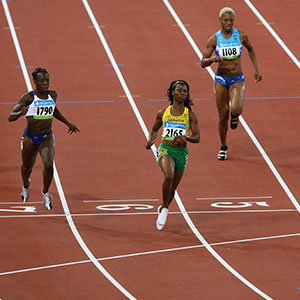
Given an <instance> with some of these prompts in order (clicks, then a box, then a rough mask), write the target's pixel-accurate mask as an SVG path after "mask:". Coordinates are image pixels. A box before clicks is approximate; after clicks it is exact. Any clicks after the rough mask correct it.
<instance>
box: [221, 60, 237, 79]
mask: <svg viewBox="0 0 300 300" xmlns="http://www.w3.org/2000/svg"><path fill="white" fill-rule="evenodd" d="M217 72H218V73H219V75H221V76H224V77H233V76H236V75H239V74H241V73H242V64H241V58H240V57H239V58H236V59H232V60H226V59H224V60H223V61H222V62H219V66H218V70H217Z"/></svg>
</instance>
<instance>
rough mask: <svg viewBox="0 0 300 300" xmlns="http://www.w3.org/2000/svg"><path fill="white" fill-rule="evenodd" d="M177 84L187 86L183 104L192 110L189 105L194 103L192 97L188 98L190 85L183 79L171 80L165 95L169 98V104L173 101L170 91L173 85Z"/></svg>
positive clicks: (172, 89) (173, 87)
mask: <svg viewBox="0 0 300 300" xmlns="http://www.w3.org/2000/svg"><path fill="white" fill-rule="evenodd" d="M177 84H184V85H185V86H186V87H187V97H186V99H185V101H184V106H185V107H187V108H188V109H190V110H192V108H191V106H192V105H194V104H193V101H192V99H191V98H190V87H189V85H188V83H187V82H186V81H184V80H174V81H172V82H171V84H170V87H169V88H168V91H167V95H168V98H169V101H170V102H171V105H172V104H173V101H174V96H173V94H172V92H173V91H174V89H175V87H176V85H177Z"/></svg>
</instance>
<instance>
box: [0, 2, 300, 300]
mask: <svg viewBox="0 0 300 300" xmlns="http://www.w3.org/2000/svg"><path fill="white" fill-rule="evenodd" d="M122 3H123V2H122ZM253 4H254V5H255V6H256V8H257V9H258V10H259V11H260V13H261V14H262V15H263V16H264V17H265V18H266V20H267V21H268V22H272V23H274V24H271V26H272V27H273V29H274V30H275V31H276V32H277V33H278V35H279V36H280V37H281V38H282V39H283V40H284V42H285V43H286V45H287V46H288V47H289V48H290V50H292V51H293V53H294V55H295V56H296V57H299V56H300V53H299V47H298V46H299V41H298V40H297V39H296V38H295V37H296V35H297V33H296V31H295V30H296V28H298V27H299V21H298V19H297V13H296V9H295V8H296V7H299V4H298V3H297V2H296V1H289V3H286V4H285V5H284V6H282V5H281V3H280V2H279V1H277V0H276V1H273V4H272V8H270V7H269V4H268V3H267V1H253ZM90 5H91V9H92V11H93V13H94V15H95V18H96V20H97V21H98V23H99V25H101V30H102V31H103V34H104V35H105V38H106V40H107V43H108V45H109V47H110V49H111V51H112V53H113V55H114V58H115V59H116V61H117V63H118V64H119V70H120V71H121V72H122V74H123V76H124V79H125V81H126V84H127V86H128V88H129V90H130V92H131V94H132V95H133V99H134V101H135V103H136V105H137V107H138V110H139V112H140V114H141V116H142V118H143V120H144V122H145V124H146V126H147V128H148V129H149V128H150V126H151V125H152V123H153V120H154V117H155V114H156V112H157V110H158V109H160V108H162V107H165V106H166V105H167V103H166V102H163V101H153V100H159V99H165V98H166V89H167V87H168V85H169V83H170V81H172V80H174V79H177V78H181V79H185V80H187V81H188V82H189V84H190V86H191V92H192V97H193V98H194V99H211V100H195V106H194V111H195V112H196V114H197V115H198V117H199V125H200V130H201V143H200V144H199V145H189V151H190V155H189V165H188V168H187V170H186V173H185V175H184V178H183V181H182V183H181V185H180V186H179V190H178V193H179V196H180V199H181V200H182V202H183V203H184V206H185V208H186V210H187V211H188V212H190V213H189V216H190V218H191V220H192V222H193V224H194V225H195V228H196V230H198V232H200V233H201V235H202V236H203V237H204V239H205V240H206V241H207V242H208V243H209V244H211V245H212V247H213V249H214V250H215V251H216V252H217V253H218V254H219V255H220V256H221V257H222V258H223V259H224V260H225V261H226V262H227V263H228V264H229V265H230V266H231V267H232V268H233V269H234V270H235V271H236V272H238V273H239V274H240V275H241V276H242V278H244V279H246V280H247V281H248V282H250V283H251V284H253V285H254V287H255V288H257V289H258V291H261V292H262V293H263V294H264V295H267V297H269V299H300V289H299V288H300V283H299V282H300V280H299V247H300V239H299V235H300V232H299V225H298V224H299V212H298V211H297V210H296V208H295V206H294V205H293V203H292V202H291V200H290V198H289V197H288V195H287V194H286V193H285V191H284V190H283V188H282V186H281V185H280V184H279V182H278V180H277V179H276V178H275V176H274V174H273V173H272V171H271V170H270V168H269V167H268V165H267V164H266V162H265V160H264V159H263V158H262V156H261V154H260V153H259V151H258V150H257V148H256V146H255V145H254V143H253V142H252V140H251V139H250V137H249V135H248V134H247V132H246V131H245V130H244V129H243V127H242V126H239V128H238V130H237V131H236V132H234V133H233V132H229V144H230V153H229V155H230V156H229V158H230V159H229V160H228V161H226V162H219V161H217V159H216V153H217V150H218V147H219V142H218V136H217V127H216V125H217V114H216V108H215V104H214V101H213V100H212V99H213V92H212V84H213V81H212V78H211V77H210V75H209V74H208V73H207V71H206V70H203V69H201V67H200V66H199V64H198V63H199V58H198V57H197V55H196V54H195V52H194V50H193V49H192V47H191V46H190V44H189V43H188V41H187V39H186V38H185V36H184V35H183V33H182V31H181V29H180V28H179V27H178V26H175V25H176V22H175V20H174V19H173V17H172V16H171V14H170V12H169V11H168V9H167V8H166V6H165V4H164V3H163V2H162V1H155V2H151V3H149V1H136V0H131V1H127V2H126V5H124V4H123V5H120V1H117V0H110V1H101V3H100V2H97V1H90ZM171 5H172V6H173V8H174V9H175V11H176V12H177V14H178V16H179V17H180V19H181V21H182V22H183V23H184V24H186V27H185V28H186V29H187V30H188V32H189V33H190V34H191V36H192V38H193V39H194V41H195V43H196V44H197V46H198V47H199V49H200V50H203V49H204V47H205V43H206V41H207V39H208V38H209V37H210V36H211V35H212V34H213V33H214V32H215V31H217V30H218V29H219V24H218V18H217V12H218V11H219V9H220V8H221V6H220V3H219V1H203V0H201V1H196V0H189V1H186V2H185V3H184V5H183V4H182V2H180V1H177V0H176V1H175V0H174V1H171ZM226 5H229V6H232V7H233V8H234V9H235V10H236V13H237V18H236V27H237V28H239V29H241V30H244V31H246V32H247V33H248V36H249V38H250V41H251V42H252V44H253V45H254V47H255V49H256V52H257V56H258V59H259V65H260V70H261V73H262V74H263V81H262V82H261V83H259V84H254V82H253V80H252V76H253V72H252V67H251V64H250V62H249V59H248V57H247V54H246V53H245V52H244V56H243V70H244V73H245V76H246V80H247V83H246V97H247V98H248V99H247V100H246V103H245V112H244V114H243V116H244V119H245V121H246V122H247V124H248V125H249V127H250V128H251V130H252V132H253V133H254V134H255V136H256V138H257V139H258V141H259V142H260V144H261V145H262V147H263V149H264V150H265V152H266V153H267V155H268V157H269V158H270V159H271V161H272V162H273V164H274V166H275V168H276V169H277V170H278V172H279V173H280V175H281V177H282V178H283V180H284V182H285V183H286V184H287V186H288V187H289V189H290V191H291V192H292V193H293V195H294V196H295V198H296V200H297V199H299V196H300V195H299V192H300V189H299V185H298V180H297V175H298V169H299V162H300V161H299V158H298V155H297V154H298V149H299V138H298V135H299V129H300V128H299V122H298V121H297V118H298V115H299V105H298V101H299V96H300V95H299V89H297V83H298V82H299V69H298V68H297V66H296V64H294V63H291V62H290V58H289V57H288V55H287V54H286V53H285V51H284V50H283V49H282V48H281V47H280V46H279V44H278V42H276V40H275V39H274V38H273V37H272V36H271V34H270V33H269V32H268V31H267V30H266V28H265V27H264V26H263V25H261V24H258V23H259V22H260V21H259V20H258V19H257V17H256V16H255V15H254V14H253V12H252V11H251V10H250V9H249V7H248V6H247V5H246V3H244V2H242V1H229V2H228V3H226ZM8 6H9V9H10V12H11V15H12V19H13V22H14V25H15V27H16V28H17V29H16V33H17V36H18V39H19V43H20V46H21V49H22V53H23V56H24V60H25V64H26V65H27V66H28V68H27V71H28V72H29V73H31V72H32V70H33V67H36V66H42V67H46V68H47V69H48V71H49V73H50V77H51V87H52V88H53V89H56V90H57V91H58V94H59V98H58V101H62V102H60V103H58V105H59V108H60V109H61V111H62V112H63V113H64V114H65V115H66V116H67V117H68V119H70V120H72V121H73V122H74V123H75V124H76V125H77V126H78V127H79V128H80V130H81V133H80V134H79V135H72V136H68V135H67V134H66V131H67V130H66V128H65V127H64V126H63V125H62V124H60V123H59V122H55V121H54V132H55V138H56V157H55V162H56V166H57V170H58V174H59V178H60V180H61V183H62V187H63V191H64V195H65V198H66V203H67V204H68V207H69V209H70V212H71V214H72V219H73V221H74V224H75V226H76V228H77V230H78V232H79V234H80V236H81V237H82V240H83V241H84V243H85V245H86V247H88V249H89V250H90V251H91V253H92V255H93V256H94V257H95V258H97V259H99V262H100V264H101V265H102V266H103V267H104V268H105V269H106V270H107V271H108V272H109V273H110V275H111V276H112V277H113V278H114V279H115V280H116V281H117V282H118V283H119V284H120V285H121V286H122V287H123V288H124V289H125V290H126V291H127V292H128V293H129V294H130V295H132V298H136V299H230V300H231V299H261V298H263V296H262V294H260V293H259V292H256V291H254V290H253V289H251V288H249V287H248V286H247V285H245V284H244V283H243V282H242V281H241V280H240V279H239V278H237V277H236V276H234V275H233V274H232V273H230V272H229V271H228V270H227V269H226V268H224V266H222V265H221V264H220V263H219V262H218V261H217V260H216V259H215V258H214V257H213V256H212V255H211V254H210V253H209V252H208V251H207V249H206V248H205V247H203V245H202V244H201V242H200V241H199V240H198V239H197V237H196V236H195V235H194V233H193V232H192V231H191V229H190V228H189V226H188V224H187V223H186V222H185V219H184V218H183V216H182V214H181V213H180V210H179V208H178V206H177V205H176V203H175V201H174V203H173V204H172V207H171V213H170V216H169V218H168V222H167V225H166V227H165V229H164V230H163V231H162V232H158V231H157V230H156V228H155V219H156V207H157V205H158V201H157V199H160V198H161V182H162V175H161V172H160V170H159V168H158V166H157V164H156V162H155V159H154V156H153V155H152V153H151V152H150V151H148V152H147V151H146V150H145V149H144V144H145V136H144V134H143V132H142V130H141V128H140V125H139V123H138V121H137V118H136V116H135V114H134V112H133V110H132V109H131V106H130V104H129V102H128V100H127V98H126V97H124V95H125V92H124V90H123V88H122V86H121V84H120V82H119V79H118V77H117V76H116V73H115V71H114V69H113V68H112V67H111V66H110V65H111V61H110V60H109V58H108V56H107V54H106V52H105V50H104V48H103V45H102V44H101V42H100V40H99V38H98V35H97V32H96V31H95V29H94V28H91V26H92V24H91V20H90V18H89V16H88V14H87V12H86V9H85V7H84V5H83V4H82V2H81V1H77V2H72V3H71V2H68V1H65V2H61V1H58V0H53V1H50V2H47V3H44V2H43V3H42V2H40V1H36V0H34V1H30V2H28V1H26V2H23V1H16V0H13V1H9V2H8ZM24 11H26V14H24ZM70 11H72V13H70ZM45 12H47V15H48V16H50V17H47V18H45V17H44V15H45ZM0 14H1V18H0V20H1V21H0V22H1V29H2V30H3V34H2V35H1V36H0V41H1V45H3V47H2V51H3V54H2V57H5V59H3V63H2V66H3V67H2V71H1V72H0V76H1V79H2V82H5V85H4V86H3V88H2V95H1V99H0V101H1V106H0V108H1V112H2V113H1V120H2V126H3V131H2V132H3V140H4V138H5V140H6V143H3V146H2V147H1V151H2V155H1V174H0V176H1V177H0V178H1V185H0V188H1V198H0V200H1V202H0V205H1V206H0V222H1V226H0V228H1V229H0V230H1V233H2V239H1V244H0V249H1V250H0V255H1V257H2V258H5V259H2V260H1V262H0V298H1V299H3V300H4V299H124V298H126V296H124V294H122V292H121V291H119V290H118V289H117V288H116V287H115V286H114V285H113V284H112V283H110V282H109V280H108V279H107V278H106V277H104V276H103V275H102V273H101V272H100V271H99V269H97V267H96V266H95V265H94V264H93V263H92V262H90V261H89V258H88V257H87V255H86V253H85V252H84V251H83V249H82V248H81V247H80V245H79V243H78V241H77V240H76V238H75V237H74V235H73V233H72V231H71V230H70V227H69V225H68V222H67V219H66V216H65V214H64V213H65V211H64V209H63V206H62V203H64V201H60V196H59V194H58V192H57V190H56V186H55V183H54V182H53V185H52V194H53V195H54V209H53V210H52V211H51V212H46V211H45V210H44V208H43V204H42V203H41V196H40V190H41V184H42V179H41V171H42V166H41V163H40V161H39V160H38V161H37V164H36V166H35V169H34V172H33V174H32V183H33V184H32V191H31V198H30V201H29V202H28V203H27V204H26V205H24V204H22V203H21V202H19V200H20V197H19V193H20V187H21V177H20V174H19V169H20V165H21V161H20V150H19V142H20V137H21V133H22V130H23V129H24V126H25V122H24V121H23V120H19V121H18V122H15V123H8V122H7V116H8V114H9V112H10V110H11V109H12V107H13V104H3V103H5V102H16V101H17V99H18V98H19V97H20V96H21V95H22V94H23V93H24V92H25V91H26V85H25V84H24V78H23V75H22V72H21V70H20V68H17V67H16V66H19V65H20V62H19V61H18V56H17V55H16V51H15V48H14V44H13V41H12V38H11V35H10V31H9V30H7V29H6V28H4V27H7V26H8V25H7V21H6V17H5V14H4V10H3V9H1V10H0ZM284 15H285V16H286V15H289V18H283V16H284ZM18 28H19V29H18ZM31 66H33V67H31ZM213 69H215V67H213ZM261 98H263V99H261ZM72 101H73V102H72ZM100 101H103V102H100ZM66 102H68V103H66ZM4 133H5V136H4ZM245 197H249V198H250V199H247V198H246V199H245ZM255 197H257V198H255ZM197 198H202V200H197ZM203 198H206V199H207V198H209V199H207V200H203ZM88 200H93V201H96V200H97V201H98V202H85V201H88ZM115 200H117V201H115ZM125 200H127V201H125ZM100 201H102V202H100ZM220 202H225V203H223V204H220ZM229 202H231V203H232V204H230V203H229ZM241 202H252V203H250V204H248V203H246V204H243V203H241ZM253 202H254V203H253ZM257 202H259V203H257ZM264 202H265V204H264ZM218 203H219V204H218ZM298 203H299V202H298ZM115 204H119V205H124V204H131V205H144V208H147V209H145V210H137V209H136V208H137V206H136V207H134V206H130V207H129V209H128V210H122V211H115V210H112V208H113V207H110V210H103V205H115ZM146 205H147V206H146ZM250 205H251V206H250ZM266 205H268V206H266ZM20 206H26V207H33V209H35V210H36V212H24V208H20ZM99 206H102V210H101V209H99ZM97 207H98V209H97ZM120 207H121V206H120ZM100 208H101V207H100ZM27 209H28V208H27ZM12 210H18V212H16V211H12ZM21 211H22V212H21ZM85 249H86V248H85ZM163 250H165V251H163ZM149 251H152V253H149ZM116 256H118V257H116ZM43 267H44V268H43ZM34 268H37V269H34ZM166 281H167V282H166ZM129 297H130V296H129Z"/></svg>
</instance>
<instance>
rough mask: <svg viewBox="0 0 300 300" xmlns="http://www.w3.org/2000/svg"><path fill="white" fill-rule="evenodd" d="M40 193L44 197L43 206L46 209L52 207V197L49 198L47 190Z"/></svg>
mask: <svg viewBox="0 0 300 300" xmlns="http://www.w3.org/2000/svg"><path fill="white" fill-rule="evenodd" d="M42 195H43V198H44V206H45V208H46V209H47V210H50V209H52V207H53V204H52V199H51V197H52V196H51V195H50V194H49V192H47V193H45V194H44V193H43V192H42Z"/></svg>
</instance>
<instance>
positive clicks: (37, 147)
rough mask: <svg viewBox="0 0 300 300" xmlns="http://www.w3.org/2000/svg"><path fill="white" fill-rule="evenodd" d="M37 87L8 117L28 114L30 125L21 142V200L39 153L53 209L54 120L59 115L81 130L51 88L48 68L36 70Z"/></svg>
mask: <svg viewBox="0 0 300 300" xmlns="http://www.w3.org/2000/svg"><path fill="white" fill-rule="evenodd" d="M32 77H33V81H34V84H35V87H36V88H35V90H34V91H31V92H28V93H26V94H24V95H23V96H22V97H21V99H20V100H19V102H18V103H17V105H16V106H15V107H14V108H13V110H12V111H11V113H10V114H9V116H8V120H9V121H10V122H13V121H16V120H17V119H19V117H21V116H25V118H26V121H27V126H26V128H25V130H24V134H23V136H22V141H21V150H22V162H23V163H22V167H21V174H22V179H23V187H22V192H21V199H22V201H23V202H26V201H27V200H28V198H29V191H30V190H29V188H30V183H31V180H30V174H31V172H32V168H33V166H34V163H35V161H36V157H37V154H38V153H40V156H41V158H42V163H43V166H44V169H43V183H44V187H43V190H42V195H43V200H44V205H45V208H46V209H47V210H50V209H52V206H53V204H52V199H51V195H50V194H49V187H50V184H51V182H52V178H53V158H54V135H53V133H52V119H53V117H55V118H56V119H58V120H59V121H61V122H63V123H65V124H66V125H67V126H68V128H69V133H70V134H72V133H73V132H79V129H78V128H77V127H76V125H74V124H72V123H70V122H69V121H68V120H67V119H66V118H65V117H64V116H63V115H62V114H61V112H60V111H59V110H58V108H57V106H56V98H57V93H56V91H50V90H48V88H49V74H48V72H47V70H46V69H43V68H36V69H35V71H34V72H33V73H32Z"/></svg>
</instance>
